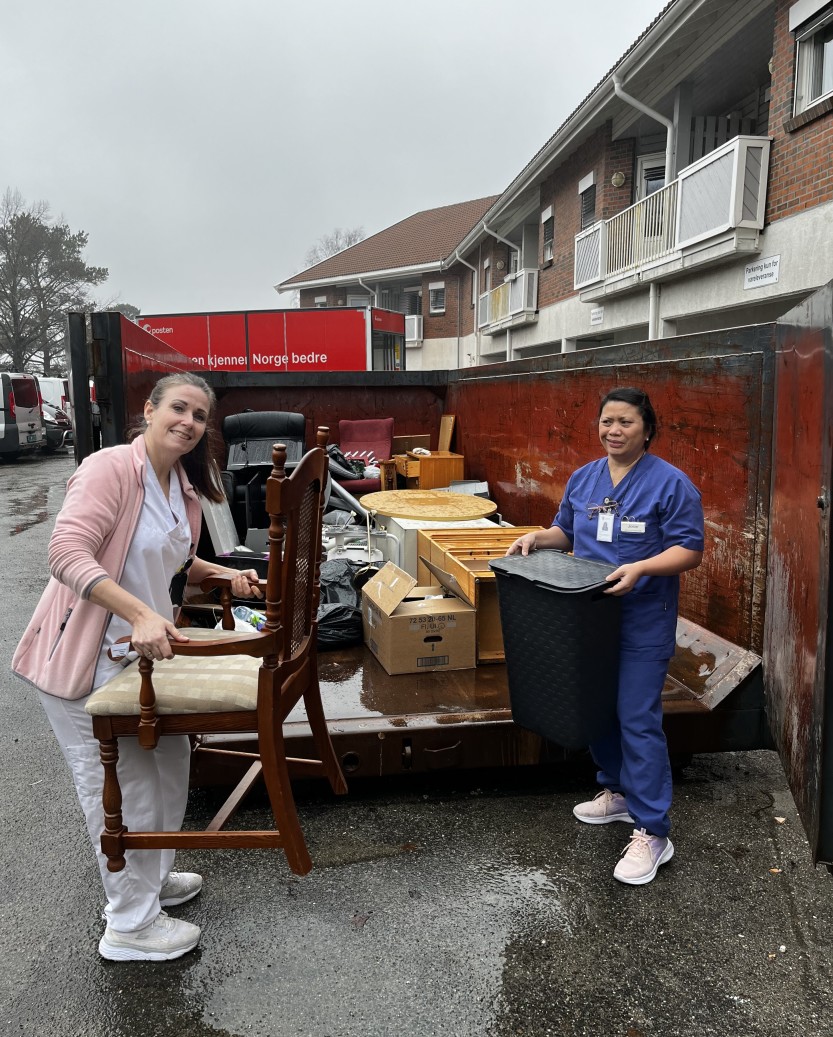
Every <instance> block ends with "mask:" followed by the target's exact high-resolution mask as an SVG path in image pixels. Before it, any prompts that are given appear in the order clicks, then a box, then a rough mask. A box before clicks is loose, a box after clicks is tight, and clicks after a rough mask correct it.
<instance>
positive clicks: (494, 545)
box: [416, 526, 544, 663]
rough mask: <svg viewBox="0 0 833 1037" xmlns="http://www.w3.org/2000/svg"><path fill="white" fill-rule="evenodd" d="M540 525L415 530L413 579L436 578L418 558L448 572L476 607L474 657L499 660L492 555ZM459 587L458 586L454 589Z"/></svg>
mask: <svg viewBox="0 0 833 1037" xmlns="http://www.w3.org/2000/svg"><path fill="white" fill-rule="evenodd" d="M543 528H544V527H543V526H493V527H492V528H491V529H421V530H419V531H418V533H417V558H418V561H417V575H416V579H417V583H418V584H419V585H420V586H430V585H431V584H432V583H434V584H435V583H436V582H437V576H436V575H435V574H434V573H432V572H431V570H430V569H429V568H428V566H427V565H426V564H425V562H424V561H422V559H427V560H428V561H429V562H431V564H432V565H434V566H436V567H437V568H438V569H441V570H442V571H443V572H444V573H448V575H449V576H452V577H453V578H454V580H456V582H457V585H458V586H457V587H455V588H454V589H455V591H457V592H458V593H460V594H461V595H462V597H463V598H464V599H465V600H466V601H468V603H469V604H470V605H473V606H474V607H475V608H476V609H477V661H478V663H495V662H502V661H503V632H502V630H501V627H500V612H499V610H498V600H497V586H496V584H495V574H494V573H493V572H492V571H491V569H490V568H489V561H490V559H492V558H502V557H503V556H504V555H505V554H506V550H507V548H508V547H509V545H510V544H512V543H514V541H515V540H517V539H518V537H519V536H523V534H524V533H531V532H536V531H537V530H539V529H543ZM458 588H459V590H458Z"/></svg>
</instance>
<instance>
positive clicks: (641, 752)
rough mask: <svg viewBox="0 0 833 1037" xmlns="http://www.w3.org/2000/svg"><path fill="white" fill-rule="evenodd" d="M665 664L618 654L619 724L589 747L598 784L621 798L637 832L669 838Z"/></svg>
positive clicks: (630, 652)
mask: <svg viewBox="0 0 833 1037" xmlns="http://www.w3.org/2000/svg"><path fill="white" fill-rule="evenodd" d="M669 661H670V660H669V659H668V658H662V659H652V658H646V653H645V649H644V648H643V649H641V650H636V651H633V650H628V649H627V648H624V647H623V648H622V649H621V652H620V656H619V690H618V696H617V710H616V712H617V724H616V726H615V727H614V729H613V731H612V732H611V733H610V734H609V735H607V736H606V737H605V738H602V739H600V740H599V741H597V742H593V743H592V744H591V746H590V752H591V754H592V756H593V760H594V761H595V763H596V766H597V767H598V768H599V771H598V774H597V780H598V782H599V784H600V785H602V786H603V787H604V788H607V789H610V790H611V791H612V792H621V793H622V794H623V795H624V797H625V801H626V803H627V805H628V812H629V813H630V815H631V817H632V818H633V820H634V825H635V827H636V828H644V829H645V830H646V831H647V832H648V833H649V834H650V835H659V836H667V835H668V832H669V830H670V827H671V822H670V820H669V818H668V811H669V809H670V807H671V796H672V782H671V764H670V762H669V759H668V746H667V744H666V741H665V732H664V731H663V729H662V688H663V685H664V684H665V677H666V674H667V673H668V663H669Z"/></svg>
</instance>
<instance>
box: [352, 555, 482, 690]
mask: <svg viewBox="0 0 833 1037" xmlns="http://www.w3.org/2000/svg"><path fill="white" fill-rule="evenodd" d="M444 593H445V592H444V591H443V588H442V587H417V586H416V580H415V579H414V578H413V576H409V575H408V573H406V572H405V571H404V570H402V569H400V568H399V567H398V566H396V565H394V564H393V562H388V563H387V565H385V566H384V567H383V568H382V569H380V570H379V572H378V574H377V575H376V576H374V577H373V579H371V580H369V581H368V582H367V583H366V584H365V585H364V587H363V588H362V624H363V626H364V640H365V643H366V644H367V646H368V648H369V649H370V650H371V652H373V654H374V655H375V656H376V658H377V659H378V660H379V662H380V663H381V664H382V666H384V668H385V669H386V670H387V672H388V673H390V674H396V673H429V672H432V671H436V670H467V669H469V668H470V667H473V666H474V665H475V615H476V614H475V610H474V609H473V608H472V607H471V605H469V604H468V603H467V602H465V601H462V600H461V599H460V598H457V597H454V596H450V597H443V596H442V595H443V594H444Z"/></svg>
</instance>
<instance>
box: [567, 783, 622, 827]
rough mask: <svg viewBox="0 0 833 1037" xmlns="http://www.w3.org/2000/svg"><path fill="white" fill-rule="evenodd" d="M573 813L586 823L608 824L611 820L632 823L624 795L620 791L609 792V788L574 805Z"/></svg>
mask: <svg viewBox="0 0 833 1037" xmlns="http://www.w3.org/2000/svg"><path fill="white" fill-rule="evenodd" d="M573 813H574V814H575V816H576V817H577V818H578V819H579V821H583V822H584V823H585V824H586V825H609V824H610V822H611V821H627V822H628V824H631V825H632V824H633V818H632V817H631V815H630V814H629V813H628V805H627V803H626V802H625V797H624V796H623V795H622V793H621V792H611V791H610V789H604V790H603V791H602V792H600V793H599V794H598V796H596V798H595V799H591V800H588V801H587V802H586V803H579V804H578V806H574V807H573Z"/></svg>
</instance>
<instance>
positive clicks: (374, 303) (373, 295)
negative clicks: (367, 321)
mask: <svg viewBox="0 0 833 1037" xmlns="http://www.w3.org/2000/svg"><path fill="white" fill-rule="evenodd" d="M356 280H357V281H358V282H359V285H360V287H362V288H364V290H365V291H366V292H367V294H368V295H369V296H370V298H371V299H372V300H373V301H372V302H371V304H370V305H371V306H375V305H376V292H374V291H371V289H370V288H369V287H368V286H367V285H366V284H365V283H364V281H363V280H362V279H361V278H360V277H357V278H356Z"/></svg>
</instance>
